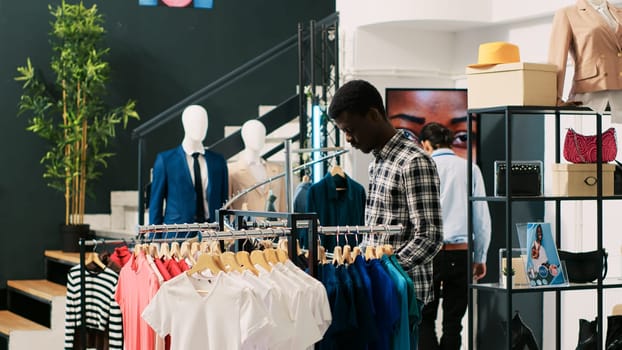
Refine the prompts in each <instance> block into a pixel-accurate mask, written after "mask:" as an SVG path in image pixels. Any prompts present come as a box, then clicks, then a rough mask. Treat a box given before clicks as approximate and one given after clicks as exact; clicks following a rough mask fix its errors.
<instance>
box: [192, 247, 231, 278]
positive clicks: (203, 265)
mask: <svg viewBox="0 0 622 350" xmlns="http://www.w3.org/2000/svg"><path fill="white" fill-rule="evenodd" d="M205 270H210V272H212V273H213V274H217V273H218V272H220V271H223V269H222V268H221V267H220V266H219V265H218V263H217V262H216V260H215V259H214V256H213V255H211V254H210V253H203V254H201V256H199V258H198V259H197V263H196V264H194V265H193V266H192V268H191V269H190V270H188V271H186V273H187V274H188V276H192V275H194V274H195V273H198V272H202V271H205Z"/></svg>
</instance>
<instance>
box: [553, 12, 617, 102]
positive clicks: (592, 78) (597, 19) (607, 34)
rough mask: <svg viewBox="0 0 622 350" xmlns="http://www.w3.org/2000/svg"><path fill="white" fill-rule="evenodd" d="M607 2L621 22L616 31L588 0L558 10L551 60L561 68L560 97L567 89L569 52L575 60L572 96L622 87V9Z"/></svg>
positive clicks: (559, 74) (554, 25) (554, 23)
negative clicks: (566, 77)
mask: <svg viewBox="0 0 622 350" xmlns="http://www.w3.org/2000/svg"><path fill="white" fill-rule="evenodd" d="M605 3H606V4H607V7H608V8H609V11H610V12H611V15H612V16H613V17H614V18H615V19H616V21H617V22H618V26H617V30H615V31H614V30H612V29H611V27H609V25H607V22H606V21H605V19H604V18H603V17H602V15H601V14H600V13H599V12H598V11H596V10H595V9H594V8H593V7H592V5H590V4H589V3H588V2H587V1H586V0H578V1H577V3H576V4H575V5H571V6H568V7H565V8H562V9H560V10H558V11H557V12H556V13H555V17H554V18H553V26H552V30H551V39H550V43H549V63H551V64H555V65H557V67H558V71H557V98H558V100H561V97H562V92H563V89H564V77H565V74H566V62H567V60H568V54H570V56H571V57H572V58H573V60H574V62H575V69H574V79H573V82H572V88H571V91H570V96H571V98H572V96H573V95H574V94H575V93H585V92H594V91H601V90H618V89H622V28H620V22H621V21H622V10H621V9H618V8H616V7H614V6H612V5H611V4H609V2H605Z"/></svg>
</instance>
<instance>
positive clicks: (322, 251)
mask: <svg viewBox="0 0 622 350" xmlns="http://www.w3.org/2000/svg"><path fill="white" fill-rule="evenodd" d="M317 252H318V261H319V263H320V264H327V263H328V261H327V260H326V248H324V247H322V246H320V247H319V248H318V250H317Z"/></svg>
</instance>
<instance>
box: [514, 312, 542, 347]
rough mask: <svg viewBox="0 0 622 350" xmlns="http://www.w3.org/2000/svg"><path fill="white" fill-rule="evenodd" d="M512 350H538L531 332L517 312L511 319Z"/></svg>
mask: <svg viewBox="0 0 622 350" xmlns="http://www.w3.org/2000/svg"><path fill="white" fill-rule="evenodd" d="M511 328H512V350H539V348H538V344H537V343H536V338H535V336H534V335H533V331H532V330H531V328H529V327H528V326H527V325H526V324H525V322H523V319H522V318H521V317H520V315H519V314H518V312H516V314H515V315H514V317H513V318H512V325H511Z"/></svg>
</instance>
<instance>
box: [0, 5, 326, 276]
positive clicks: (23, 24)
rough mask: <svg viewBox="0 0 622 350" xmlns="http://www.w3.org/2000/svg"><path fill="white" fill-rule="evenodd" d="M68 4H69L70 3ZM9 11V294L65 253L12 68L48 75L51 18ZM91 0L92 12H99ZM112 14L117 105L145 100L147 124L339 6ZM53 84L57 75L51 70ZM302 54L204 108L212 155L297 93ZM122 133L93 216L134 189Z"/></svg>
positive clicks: (4, 187) (1, 57)
mask: <svg viewBox="0 0 622 350" xmlns="http://www.w3.org/2000/svg"><path fill="white" fill-rule="evenodd" d="M69 1H71V0H69ZM59 2H60V1H50V2H47V1H39V0H35V1H8V0H0V96H1V98H0V111H1V113H2V116H1V117H0V130H1V132H2V137H0V149H1V150H2V151H1V152H0V164H2V171H0V224H1V225H2V233H0V288H1V287H3V286H4V285H5V284H6V280H7V279H18V278H20V279H21V278H39V277H42V276H43V251H44V250H45V249H59V248H60V237H59V234H58V225H59V224H60V223H61V222H62V220H63V217H64V201H63V197H62V195H61V194H60V193H58V192H55V191H52V190H51V189H49V188H47V187H46V185H45V183H44V182H43V180H42V177H41V171H42V167H41V166H40V165H39V159H40V158H41V156H42V155H43V152H44V151H45V149H46V145H45V144H44V142H43V141H41V140H40V139H39V138H38V136H36V135H34V134H31V133H29V132H27V131H26V130H24V128H25V126H26V120H25V118H23V117H17V116H16V110H17V108H16V105H17V101H18V98H19V95H20V93H21V89H20V87H19V84H17V83H16V82H15V81H13V77H14V76H15V69H16V67H17V66H19V65H23V64H24V63H25V61H26V58H27V57H30V58H31V59H32V61H33V64H34V65H35V66H36V67H40V68H43V69H47V66H48V65H49V56H50V53H51V50H50V48H49V44H48V41H47V40H48V34H47V33H48V31H49V23H50V21H51V20H52V17H51V16H50V15H49V12H48V8H47V6H48V3H51V4H58V3H59ZM92 3H93V1H85V4H87V5H90V4H92ZM95 3H97V4H98V6H99V9H100V11H101V13H103V14H104V15H105V20H106V28H107V31H108V33H107V37H106V40H107V45H109V47H110V48H111V54H110V56H109V61H110V63H111V67H112V70H113V73H112V76H111V84H110V91H109V98H108V99H109V101H110V103H111V104H116V105H118V104H120V103H121V102H122V101H125V100H127V99H128V98H133V99H135V100H137V101H138V112H139V113H140V115H141V117H142V121H143V122H144V121H146V120H148V119H150V118H152V117H153V116H155V115H156V114H158V113H159V112H161V111H163V110H164V109H166V108H167V107H169V106H171V105H173V104H175V103H176V102H178V101H180V100H181V99H183V98H184V97H186V96H188V95H190V94H191V93H193V92H195V91H196V90H198V89H200V88H201V87H203V86H205V85H207V84H209V83H210V82H212V81H214V80H215V79H217V78H218V77H220V76H222V75H224V74H226V73H227V72H229V71H231V70H232V69H234V68H236V67H238V66H240V65H242V64H244V63H245V62H247V61H248V60H249V59H252V58H253V57H255V56H256V55H258V54H260V53H262V52H264V51H265V50H267V49H269V48H271V47H273V46H275V45H276V44H278V43H280V42H281V41H283V40H285V39H287V38H289V37H290V36H292V35H295V34H296V28H297V24H298V22H302V23H304V24H305V25H307V24H308V21H309V20H311V19H321V18H324V17H325V16H327V15H329V14H331V13H332V12H334V10H335V1H334V0H296V1H289V0H271V1H266V0H263V1H260V0H253V1H244V0H215V1H214V8H213V9H212V10H195V9H169V8H165V7H156V8H152V7H140V6H138V0H102V1H95ZM46 72H48V73H49V70H46ZM297 74H298V68H297V52H296V50H295V49H294V50H292V52H290V53H289V54H287V55H286V56H284V57H282V58H280V59H279V60H276V61H275V62H273V63H270V64H269V65H268V66H266V68H265V69H263V70H261V71H259V72H256V73H253V74H251V75H250V76H248V77H247V78H245V79H243V80H242V81H241V82H239V83H236V84H233V85H232V86H231V87H228V88H226V89H225V90H223V91H222V92H221V93H219V94H217V95H216V96H214V97H213V98H209V99H207V100H206V101H201V102H200V104H202V105H203V106H205V107H206V108H207V110H208V114H209V130H208V134H207V139H206V142H205V143H206V144H211V143H213V142H215V141H216V140H218V139H220V138H221V137H222V136H223V127H224V125H225V124H226V125H236V124H237V125H240V124H242V123H243V122H244V121H245V120H247V119H249V118H254V117H256V114H257V106H258V105H259V104H277V103H279V102H280V101H281V100H283V99H284V98H285V97H287V96H290V95H292V94H294V93H295V89H296V82H297ZM138 125H140V122H132V123H131V124H130V125H129V128H128V130H127V131H123V132H119V134H118V137H117V138H116V139H115V140H114V143H113V145H112V150H113V151H114V152H116V153H117V156H116V157H115V158H113V159H112V160H111V161H110V164H109V167H108V168H107V169H105V170H104V174H103V177H102V179H101V180H100V181H98V183H97V184H96V187H95V194H96V198H95V199H94V200H90V201H89V202H88V203H87V212H88V213H105V212H109V201H110V198H109V193H110V191H111V190H134V189H136V184H137V166H136V160H137V144H136V142H135V141H132V140H131V138H130V132H131V130H132V129H133V128H135V127H137V126H138ZM181 138H182V128H181V122H180V119H176V120H174V121H173V122H171V123H169V124H168V125H166V126H165V127H164V128H163V129H161V130H160V131H158V132H156V133H155V134H154V135H153V136H152V137H150V138H148V139H147V142H146V145H147V152H146V154H145V162H146V164H145V165H146V166H150V165H151V164H152V163H153V159H154V158H155V154H156V153H157V152H159V151H162V150H164V149H167V148H171V147H174V146H176V145H178V144H179V143H180V142H181Z"/></svg>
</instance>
